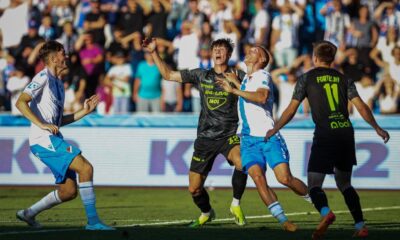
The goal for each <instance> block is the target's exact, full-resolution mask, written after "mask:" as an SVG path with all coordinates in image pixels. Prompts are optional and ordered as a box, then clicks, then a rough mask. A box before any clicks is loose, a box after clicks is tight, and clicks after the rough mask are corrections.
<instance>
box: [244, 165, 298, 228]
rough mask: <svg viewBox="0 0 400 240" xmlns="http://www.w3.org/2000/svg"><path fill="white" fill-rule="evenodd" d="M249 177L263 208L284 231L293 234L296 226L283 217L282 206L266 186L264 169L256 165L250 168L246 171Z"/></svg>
mask: <svg viewBox="0 0 400 240" xmlns="http://www.w3.org/2000/svg"><path fill="white" fill-rule="evenodd" d="M248 173H249V175H250V176H251V178H252V179H253V181H254V183H255V185H256V187H257V191H258V194H259V195H260V197H261V199H262V201H263V202H264V204H265V206H267V207H268V209H269V211H270V212H271V214H272V216H274V217H275V218H276V219H277V220H278V221H279V223H281V224H282V226H283V228H284V229H285V230H286V231H290V232H294V231H296V230H297V226H296V225H295V224H293V223H291V222H289V220H288V218H287V216H286V215H285V213H284V211H283V208H282V206H281V205H280V203H279V202H278V198H277V196H276V194H275V192H274V191H273V190H272V189H271V188H270V187H269V186H268V184H267V179H266V177H265V168H263V167H261V166H260V165H258V164H254V165H252V166H250V168H249V170H248Z"/></svg>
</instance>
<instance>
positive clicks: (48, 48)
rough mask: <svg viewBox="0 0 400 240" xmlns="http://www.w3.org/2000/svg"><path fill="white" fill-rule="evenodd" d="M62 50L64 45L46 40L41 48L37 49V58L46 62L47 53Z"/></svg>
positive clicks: (47, 58)
mask: <svg viewBox="0 0 400 240" xmlns="http://www.w3.org/2000/svg"><path fill="white" fill-rule="evenodd" d="M62 50H64V46H63V45H62V44H61V43H59V42H57V41H54V40H51V41H47V42H45V44H43V46H42V48H40V50H39V58H40V59H41V60H42V61H43V62H44V63H47V62H48V60H49V55H50V54H52V53H57V52H59V51H62Z"/></svg>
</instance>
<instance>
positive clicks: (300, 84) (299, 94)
mask: <svg viewBox="0 0 400 240" xmlns="http://www.w3.org/2000/svg"><path fill="white" fill-rule="evenodd" d="M306 81H307V78H306V74H303V75H301V76H300V77H299V79H298V80H297V83H296V87H295V88H294V91H293V96H292V99H294V100H297V101H299V102H301V101H303V99H304V98H306V87H307V86H306V83H307V82H306Z"/></svg>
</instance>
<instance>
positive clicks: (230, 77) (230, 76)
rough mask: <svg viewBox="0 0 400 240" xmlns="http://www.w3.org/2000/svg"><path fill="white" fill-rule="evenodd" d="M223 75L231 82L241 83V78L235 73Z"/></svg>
mask: <svg viewBox="0 0 400 240" xmlns="http://www.w3.org/2000/svg"><path fill="white" fill-rule="evenodd" d="M223 75H224V77H225V78H226V80H228V82H231V83H233V84H235V85H236V84H237V83H239V84H240V82H239V79H238V76H237V75H236V74H235V73H233V72H230V73H224V74H223Z"/></svg>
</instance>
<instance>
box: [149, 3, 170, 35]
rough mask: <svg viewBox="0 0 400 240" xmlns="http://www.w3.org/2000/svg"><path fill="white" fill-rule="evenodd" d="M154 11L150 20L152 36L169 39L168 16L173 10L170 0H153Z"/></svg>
mask: <svg viewBox="0 0 400 240" xmlns="http://www.w3.org/2000/svg"><path fill="white" fill-rule="evenodd" d="M151 2H152V11H151V13H150V15H149V18H148V22H149V26H150V28H151V34H150V36H151V37H155V38H162V39H167V18H168V13H169V12H170V11H171V4H170V2H169V1H168V0H152V1H151Z"/></svg>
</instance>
